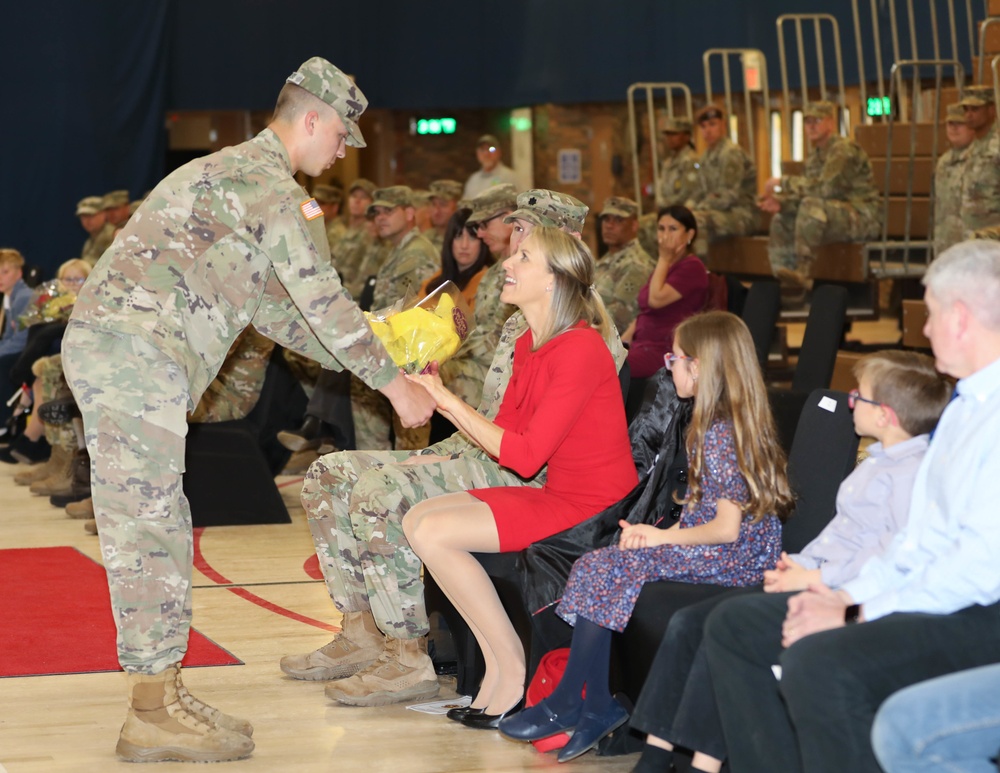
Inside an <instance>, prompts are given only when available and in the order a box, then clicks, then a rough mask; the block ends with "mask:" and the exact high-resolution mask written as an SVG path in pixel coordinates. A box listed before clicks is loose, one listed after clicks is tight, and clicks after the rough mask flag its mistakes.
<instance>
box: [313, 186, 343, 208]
mask: <svg viewBox="0 0 1000 773" xmlns="http://www.w3.org/2000/svg"><path fill="white" fill-rule="evenodd" d="M313 198H314V199H316V201H318V202H320V203H321V204H339V203H340V202H341V201H343V200H344V192H343V191H342V190H341V189H340V188H338V187H336V186H335V185H328V184H327V183H320V184H319V185H317V186H316V187H315V188H313Z"/></svg>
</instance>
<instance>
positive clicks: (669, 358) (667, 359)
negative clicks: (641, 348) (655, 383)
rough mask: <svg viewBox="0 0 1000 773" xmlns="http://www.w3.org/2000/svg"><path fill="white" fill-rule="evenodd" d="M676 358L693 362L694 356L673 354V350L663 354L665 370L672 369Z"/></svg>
mask: <svg viewBox="0 0 1000 773" xmlns="http://www.w3.org/2000/svg"><path fill="white" fill-rule="evenodd" d="M678 360H687V361H688V362H694V357H688V356H687V355H684V356H683V357H682V356H681V355H679V354H674V353H673V352H670V353H669V354H664V355H663V364H664V365H666V366H667V370H673V369H674V363H675V362H677V361H678Z"/></svg>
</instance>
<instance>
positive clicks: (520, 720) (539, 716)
mask: <svg viewBox="0 0 1000 773" xmlns="http://www.w3.org/2000/svg"><path fill="white" fill-rule="evenodd" d="M665 361H666V365H667V367H668V368H670V369H671V372H672V374H673V379H674V385H675V387H676V390H677V394H678V396H680V397H682V398H691V397H693V398H694V410H693V414H692V418H691V424H690V428H689V430H688V435H687V438H686V445H687V452H688V459H689V465H690V466H689V473H688V478H689V484H688V492H687V499H686V500H685V509H684V513H683V514H682V516H681V519H680V521H679V523H678V524H677V525H675V526H672V527H671V528H669V529H660V528H656V527H654V526H650V525H647V524H638V525H630V524H628V523H627V522H625V521H623V522H622V524H621V525H622V534H621V538H620V540H619V544H618V545H617V546H612V547H609V548H602V549H600V550H596V551H594V552H592V553H589V554H587V555H585V556H583V557H582V558H580V559H579V560H578V561H577V562H576V564H575V565H574V567H573V571H572V574H571V575H570V578H569V583H568V584H567V586H566V593H565V595H564V596H563V599H562V601H561V603H560V605H559V607H558V608H557V610H556V611H557V612H558V613H559V615H560V616H561V617H563V618H565V619H566V620H567V621H568V622H570V623H571V624H573V625H575V629H574V631H573V642H572V646H571V648H570V656H569V661H568V663H567V666H566V671H565V673H564V675H563V679H562V681H561V682H560V684H559V685H558V687H557V688H556V690H555V692H553V694H552V695H551V696H549V697H548V698H546V699H545V700H544V701H542V702H541V703H539V704H538V705H536V706H533V707H531V708H530V709H526V710H524V711H522V712H520V713H519V714H516V715H514V716H511V717H508V718H506V719H504V720H503V721H501V723H500V731H501V732H502V733H503V734H504V735H506V736H508V737H510V738H515V739H519V740H527V741H531V740H537V739H540V738H545V737H547V736H550V735H554V734H556V733H561V732H564V731H566V730H569V729H571V728H573V729H574V732H573V737H572V738H571V739H570V741H569V743H568V744H567V745H566V746H565V747H564V748H563V749H562V751H560V753H559V761H560V762H565V761H567V760H570V759H573V758H574V757H577V756H579V755H580V754H583V753H584V752H586V751H587V750H589V749H591V748H593V747H594V746H595V745H596V744H597V743H598V742H599V741H600V740H601V738H603V737H604V736H605V735H607V734H608V733H610V732H611V731H612V730H614V729H615V728H617V727H619V726H620V725H622V724H623V723H624V722H625V721H626V720H627V719H628V713H627V712H626V711H625V709H624V708H622V707H621V706H620V705H619V704H618V703H617V702H616V701H615V699H614V698H613V697H612V696H611V693H610V691H609V689H608V665H609V658H610V648H611V633H612V631H621V630H623V629H624V628H625V625H626V624H627V623H628V620H629V617H630V616H631V614H632V609H633V607H634V605H635V600H636V598H637V597H638V595H639V591H640V590H641V589H642V586H643V584H644V583H646V582H653V581H656V580H676V581H680V582H689V583H711V584H716V585H726V586H743V585H752V584H754V583H758V582H760V581H761V579H762V577H763V572H764V569H765V568H766V567H768V566H773V565H774V562H775V561H776V560H777V558H778V554H779V552H780V550H781V519H782V518H784V516H785V515H786V514H787V513H788V512H789V511H790V510H791V508H792V504H793V500H792V493H791V490H790V488H789V486H788V481H787V480H786V478H785V472H784V470H785V458H784V454H783V453H782V451H781V449H780V447H779V445H778V440H777V435H776V431H775V428H774V422H773V419H772V417H771V412H770V409H769V406H768V401H767V392H766V390H765V387H764V381H763V379H762V377H761V372H760V367H759V366H758V364H757V359H756V355H755V354H754V347H753V342H752V340H751V338H750V333H749V331H748V330H747V328H746V326H745V325H744V324H743V322H742V321H741V320H740V319H739V318H738V317H736V316H734V315H732V314H729V313H728V312H709V313H706V314H699V315H697V316H694V317H691V318H689V319H688V320H686V321H684V322H683V323H681V325H680V326H678V328H677V331H676V335H675V338H674V344H673V352H672V354H668V355H667V356H666V357H665ZM584 686H586V699H581V691H582V689H583V687H584Z"/></svg>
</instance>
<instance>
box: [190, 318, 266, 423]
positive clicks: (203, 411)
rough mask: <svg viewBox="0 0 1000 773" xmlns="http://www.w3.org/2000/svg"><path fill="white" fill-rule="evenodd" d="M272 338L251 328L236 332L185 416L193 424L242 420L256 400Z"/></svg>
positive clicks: (264, 372) (261, 385)
mask: <svg viewBox="0 0 1000 773" xmlns="http://www.w3.org/2000/svg"><path fill="white" fill-rule="evenodd" d="M273 351H274V341H271V340H269V339H267V338H264V336H262V335H261V334H260V333H258V332H257V331H256V330H254V329H253V328H252V327H248V328H247V329H246V330H244V331H243V332H242V333H240V334H239V335H238V336H237V337H236V340H235V341H233V346H232V348H231V349H230V350H229V354H228V355H227V356H226V361H225V362H224V363H222V367H221V368H220V369H219V373H218V375H216V377H215V378H214V379H213V380H212V383H211V384H209V385H208V389H206V390H205V394H203V395H202V396H201V400H199V401H198V407H197V408H195V409H194V411H193V412H192V413H191V414H189V415H188V421H189V422H191V423H193V424H211V423H214V422H217V421H232V420H233V419H245V418H246V417H247V414H248V413H250V411H252V410H253V407H254V406H255V405H256V404H257V400H258V399H260V390H261V389H262V388H263V387H264V377H265V376H266V375H267V366H268V363H270V361H271V352H273Z"/></svg>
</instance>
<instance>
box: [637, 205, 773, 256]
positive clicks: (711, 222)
mask: <svg viewBox="0 0 1000 773" xmlns="http://www.w3.org/2000/svg"><path fill="white" fill-rule="evenodd" d="M691 214H693V215H694V219H695V221H696V222H697V223H698V238H697V239H695V241H694V244H693V245H692V248H693V250H694V254H695V255H697V256H698V257H700V258H702V259H703V260H704V259H705V258H706V257H707V256H708V248H709V246H710V245H712V244H714V243H715V242H717V241H719V240H720V239H726V238H728V237H730V236H747V235H748V234H751V233H753V231H754V229H755V228H756V227H757V218H758V215H757V212H756V211H755V210H752V209H747V208H746V207H733V208H732V209H729V210H720V209H696V210H694V211H693V212H692V213H691ZM651 254H653V255H655V254H657V253H651Z"/></svg>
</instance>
